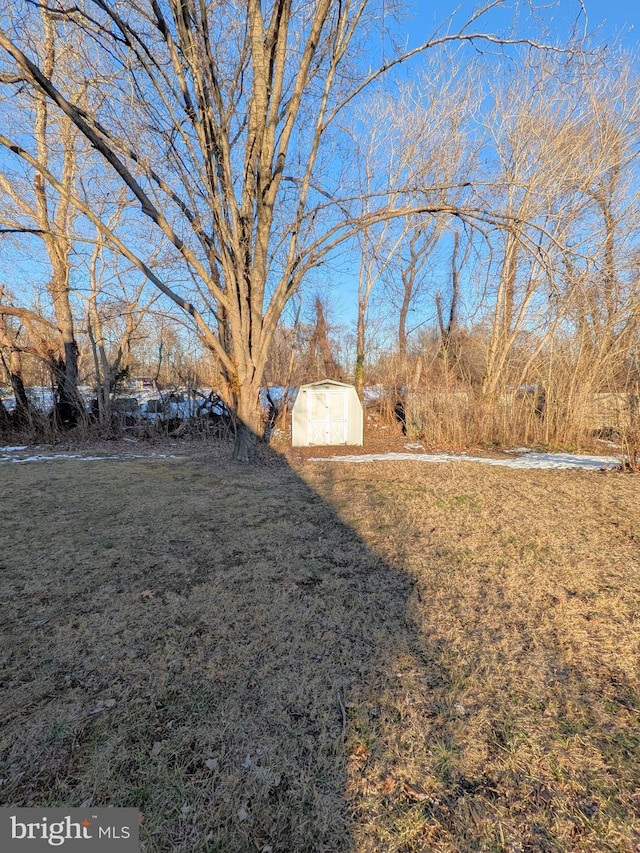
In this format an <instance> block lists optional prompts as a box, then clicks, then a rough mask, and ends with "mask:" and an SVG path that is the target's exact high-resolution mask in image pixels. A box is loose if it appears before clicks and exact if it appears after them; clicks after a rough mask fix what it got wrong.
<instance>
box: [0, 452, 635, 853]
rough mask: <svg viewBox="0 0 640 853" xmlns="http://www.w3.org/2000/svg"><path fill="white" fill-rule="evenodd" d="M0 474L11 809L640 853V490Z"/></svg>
mask: <svg viewBox="0 0 640 853" xmlns="http://www.w3.org/2000/svg"><path fill="white" fill-rule="evenodd" d="M171 453H175V454H178V455H177V456H176V457H171V456H167V457H166V458H161V457H159V456H147V457H146V458H134V457H133V456H131V457H130V458H120V459H110V460H102V461H85V460H79V459H67V460H57V461H50V462H34V463H29V464H21V465H18V464H12V463H4V464H2V465H0V483H1V490H2V493H3V501H2V520H1V522H0V528H1V533H2V535H1V539H0V541H1V542H2V549H1V551H0V568H1V595H2V610H1V616H0V621H1V623H2V644H1V646H0V660H1V662H2V669H1V678H2V683H1V694H0V696H1V698H0V704H1V707H0V720H2V723H1V730H0V731H1V734H0V801H1V803H2V804H3V805H9V804H11V805H23V806H27V805H34V806H35V805H37V806H45V805H65V806H79V805H83V804H84V805H93V806H103V805H113V806H135V807H137V808H138V809H139V810H140V812H141V820H142V825H141V837H142V849H143V850H145V851H185V853H186V851H190V852H191V851H224V853H234V851H237V853H245V851H246V853H249V851H262V853H277V851H281V853H304V852H305V851H317V853H348V851H353V853H369V851H371V853H373V851H383V852H384V853H387V851H389V853H393V851H406V853H409V851H415V853H418V851H420V853H424V851H433V853H445V851H446V853H467V851H509V853H539V851H548V853H552V851H553V853H556V852H557V853H560V851H576V853H596V851H597V853H603V851H617V853H622V852H623V851H625V853H635V851H638V850H640V846H639V845H640V761H639V760H638V756H639V755H640V729H639V716H640V684H639V678H640V675H639V673H640V667H639V664H640V509H639V507H640V479H639V478H638V477H637V476H633V475H623V474H620V473H615V472H607V473H603V472H594V471H579V470H570V471H545V470H531V471H528V470H514V469H507V468H497V467H484V466H479V465H473V464H469V463H465V462H459V463H457V462H456V463H450V464H447V465H433V464H428V463H419V462H412V461H406V462H405V461H399V462H374V463H366V464H358V465H356V464H350V463H347V462H338V463H335V462H334V463H322V462H320V463H318V462H311V461H305V460H304V459H302V458H298V457H294V456H293V455H292V454H289V461H287V459H286V458H283V457H281V456H278V455H276V454H273V455H269V456H265V458H264V459H263V461H262V464H261V465H260V466H258V467H257V468H256V469H251V470H250V469H245V468H243V467H240V466H237V465H233V464H232V463H230V462H229V461H228V457H229V448H228V447H220V448H217V447H215V446H209V447H207V446H206V445H197V444H194V445H192V446H189V445H185V447H183V448H182V447H179V448H178V449H175V450H172V451H171Z"/></svg>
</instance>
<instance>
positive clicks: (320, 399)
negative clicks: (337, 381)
mask: <svg viewBox="0 0 640 853" xmlns="http://www.w3.org/2000/svg"><path fill="white" fill-rule="evenodd" d="M346 442H347V395H346V394H344V393H343V392H342V391H310V392H309V444H346Z"/></svg>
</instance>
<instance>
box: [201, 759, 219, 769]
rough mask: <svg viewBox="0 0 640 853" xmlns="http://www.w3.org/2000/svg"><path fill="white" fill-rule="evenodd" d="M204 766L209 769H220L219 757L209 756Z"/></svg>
mask: <svg viewBox="0 0 640 853" xmlns="http://www.w3.org/2000/svg"><path fill="white" fill-rule="evenodd" d="M204 766H205V767H207V768H208V769H209V770H217V769H218V759H217V758H207V760H206V761H205V763H204Z"/></svg>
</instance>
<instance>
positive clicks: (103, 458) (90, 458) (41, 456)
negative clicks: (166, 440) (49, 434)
mask: <svg viewBox="0 0 640 853" xmlns="http://www.w3.org/2000/svg"><path fill="white" fill-rule="evenodd" d="M182 458H183V457H181V456H174V455H173V454H168V453H149V454H146V455H145V454H142V453H137V454H131V455H127V456H79V455H78V454H76V453H56V454H54V455H53V456H45V455H44V454H38V455H36V456H20V457H16V456H0V462H13V463H14V464H17V463H20V462H55V461H57V460H58V459H79V460H80V461H82V462H103V461H107V460H109V459H111V460H113V459H125V460H126V459H182Z"/></svg>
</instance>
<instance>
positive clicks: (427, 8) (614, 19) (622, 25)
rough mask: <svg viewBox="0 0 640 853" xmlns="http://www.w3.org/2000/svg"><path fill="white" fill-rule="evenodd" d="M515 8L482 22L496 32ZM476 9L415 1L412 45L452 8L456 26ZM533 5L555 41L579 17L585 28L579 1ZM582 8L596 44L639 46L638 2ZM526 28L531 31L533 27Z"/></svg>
mask: <svg viewBox="0 0 640 853" xmlns="http://www.w3.org/2000/svg"><path fill="white" fill-rule="evenodd" d="M515 5H516V4H515V3H514V2H508V3H505V4H504V6H503V7H501V8H499V9H495V10H492V11H491V12H490V13H489V14H488V15H487V17H486V18H485V21H486V22H490V23H491V25H492V26H493V27H495V29H498V28H499V27H504V26H505V25H508V23H509V22H510V21H511V20H512V17H513V9H514V6H515ZM476 6H477V3H474V2H469V0H461V2H460V3H450V2H444V0H436V2H431V1H430V0H429V2H425V0H418V2H416V3H415V9H416V10H419V11H417V13H415V14H416V17H415V19H414V23H413V26H411V28H410V31H409V37H410V41H411V43H412V44H413V43H415V44H417V43H418V40H419V39H420V35H421V34H424V35H429V34H430V33H431V31H433V29H434V27H435V25H436V24H437V23H439V22H442V21H445V20H447V19H448V18H449V17H450V16H451V12H452V10H453V9H458V10H459V11H458V12H457V14H455V16H454V19H453V21H454V24H453V26H455V24H456V23H458V24H460V23H462V22H463V21H464V20H465V18H466V17H468V15H469V13H470V11H471V10H472V9H474V8H475V7H476ZM532 6H533V7H534V8H537V9H539V10H540V12H539V15H540V18H541V19H542V20H544V21H545V22H547V24H548V26H549V29H550V31H551V32H552V33H553V34H555V35H557V37H558V38H564V37H565V36H566V34H567V33H568V31H569V28H570V26H571V23H572V22H573V21H575V20H576V18H579V21H580V25H581V27H582V26H584V23H585V22H584V15H583V14H582V10H581V6H582V4H581V3H580V2H579V0H557V2H553V0H551V2H545V3H543V2H540V0H534V2H533V3H532ZM584 8H585V9H586V13H587V31H588V32H589V33H591V34H594V35H595V36H596V39H597V41H598V42H608V43H612V42H613V41H614V40H615V39H617V38H619V39H620V40H621V43H622V44H623V45H624V46H625V47H627V48H633V47H637V46H638V38H639V36H640V5H639V4H638V3H637V0H584ZM523 23H524V21H523ZM452 28H453V27H452ZM484 28H485V27H482V26H481V25H480V24H478V26H477V29H478V30H480V29H484ZM529 29H530V32H532V33H533V32H534V29H533V26H531V27H529Z"/></svg>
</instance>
